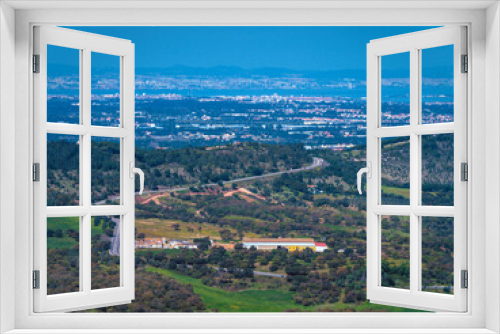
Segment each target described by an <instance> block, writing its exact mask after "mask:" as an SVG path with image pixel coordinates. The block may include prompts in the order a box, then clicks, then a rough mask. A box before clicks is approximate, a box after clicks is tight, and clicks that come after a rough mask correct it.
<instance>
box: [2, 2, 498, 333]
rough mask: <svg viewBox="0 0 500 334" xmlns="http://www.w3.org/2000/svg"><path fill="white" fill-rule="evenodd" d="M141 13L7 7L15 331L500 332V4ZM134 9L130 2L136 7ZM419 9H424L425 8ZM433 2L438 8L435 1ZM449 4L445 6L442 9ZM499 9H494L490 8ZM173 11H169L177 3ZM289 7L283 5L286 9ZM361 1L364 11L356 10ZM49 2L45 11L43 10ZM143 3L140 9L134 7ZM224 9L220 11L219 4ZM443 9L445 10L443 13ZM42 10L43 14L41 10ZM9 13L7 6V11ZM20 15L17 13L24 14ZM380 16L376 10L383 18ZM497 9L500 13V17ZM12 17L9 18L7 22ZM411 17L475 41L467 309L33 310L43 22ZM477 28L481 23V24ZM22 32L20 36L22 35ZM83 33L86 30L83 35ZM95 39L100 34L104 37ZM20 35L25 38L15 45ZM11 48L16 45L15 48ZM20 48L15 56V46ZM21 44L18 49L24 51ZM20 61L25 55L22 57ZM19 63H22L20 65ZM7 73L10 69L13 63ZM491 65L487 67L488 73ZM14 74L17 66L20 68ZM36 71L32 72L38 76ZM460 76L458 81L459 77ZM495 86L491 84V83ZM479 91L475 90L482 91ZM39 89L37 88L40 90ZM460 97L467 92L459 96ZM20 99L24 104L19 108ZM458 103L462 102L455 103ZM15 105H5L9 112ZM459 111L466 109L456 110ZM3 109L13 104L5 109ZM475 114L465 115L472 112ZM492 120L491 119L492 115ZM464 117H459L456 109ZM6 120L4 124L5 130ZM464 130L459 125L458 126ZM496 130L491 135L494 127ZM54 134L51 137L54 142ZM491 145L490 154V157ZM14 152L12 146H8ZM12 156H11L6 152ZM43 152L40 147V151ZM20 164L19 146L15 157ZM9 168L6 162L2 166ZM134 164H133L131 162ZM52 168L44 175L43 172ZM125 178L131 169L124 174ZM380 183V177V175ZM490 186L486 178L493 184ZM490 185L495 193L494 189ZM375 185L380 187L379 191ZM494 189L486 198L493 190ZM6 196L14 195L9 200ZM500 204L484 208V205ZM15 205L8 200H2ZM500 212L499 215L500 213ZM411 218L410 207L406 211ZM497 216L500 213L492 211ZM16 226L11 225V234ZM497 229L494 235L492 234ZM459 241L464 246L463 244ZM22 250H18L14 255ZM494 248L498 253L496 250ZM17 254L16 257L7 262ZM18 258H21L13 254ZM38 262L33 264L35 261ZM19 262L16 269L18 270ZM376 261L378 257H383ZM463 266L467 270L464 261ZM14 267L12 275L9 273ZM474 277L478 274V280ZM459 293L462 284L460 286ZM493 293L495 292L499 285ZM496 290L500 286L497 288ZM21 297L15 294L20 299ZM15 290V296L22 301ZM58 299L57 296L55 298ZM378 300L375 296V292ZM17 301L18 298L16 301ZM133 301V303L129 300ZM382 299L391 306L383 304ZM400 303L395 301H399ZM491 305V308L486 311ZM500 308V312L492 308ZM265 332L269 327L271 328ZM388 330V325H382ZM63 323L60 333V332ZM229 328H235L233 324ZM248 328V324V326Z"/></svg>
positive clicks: (385, 22)
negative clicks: (455, 28) (35, 64)
mask: <svg viewBox="0 0 500 334" xmlns="http://www.w3.org/2000/svg"><path fill="white" fill-rule="evenodd" d="M135 4H136V5H137V8H141V10H137V9H126V8H125V6H122V3H120V4H118V3H117V4H112V5H110V4H107V6H110V7H109V8H112V10H103V9H102V8H101V7H100V5H99V6H98V5H95V6H94V5H92V4H90V3H89V4H86V5H85V6H87V7H86V9H82V8H78V9H76V8H77V7H74V4H70V3H69V2H68V3H64V4H63V3H61V6H59V5H57V8H56V7H54V5H53V4H48V2H43V1H42V2H37V3H36V4H28V3H26V4H25V3H23V4H21V3H19V4H16V2H14V1H11V2H9V3H8V4H4V8H5V7H10V6H12V7H14V8H16V9H15V10H13V9H12V8H10V12H11V14H13V15H12V16H13V17H14V16H15V24H14V22H13V18H12V20H11V23H9V26H10V27H11V29H10V30H9V31H7V30H6V29H3V31H2V36H3V37H5V34H6V33H7V32H8V33H9V34H10V33H11V32H12V43H10V44H12V45H10V44H6V43H7V42H8V40H7V39H6V38H3V39H2V49H3V50H2V52H3V55H5V54H7V55H9V54H11V55H12V61H8V58H7V57H2V59H1V62H2V65H3V66H4V67H5V66H11V67H15V73H16V75H15V76H14V75H13V73H11V75H9V76H7V71H3V72H2V74H3V79H2V80H3V81H8V82H9V83H10V81H12V82H14V79H15V87H16V88H15V89H16V92H15V94H11V97H9V96H8V94H6V92H5V91H6V89H5V86H4V88H3V89H2V94H3V97H2V103H3V102H4V101H12V103H11V105H12V110H15V122H14V120H13V117H12V122H10V123H11V125H12V127H15V128H16V134H15V137H16V141H15V146H13V148H12V150H14V149H15V151H16V154H15V167H16V173H15V182H16V201H15V212H16V217H15V226H12V229H15V232H16V233H15V238H12V240H10V239H9V238H7V234H5V233H4V234H3V235H4V236H3V237H2V243H3V244H2V246H3V247H4V246H7V247H8V253H9V254H8V255H5V254H6V252H3V253H2V254H0V255H2V261H3V263H2V266H3V268H4V269H5V266H7V271H8V272H9V273H10V276H9V279H11V278H12V279H11V280H12V281H13V280H14V279H13V278H14V276H15V281H16V282H15V284H11V285H9V287H8V288H7V290H10V286H14V285H15V292H12V293H10V291H9V293H5V292H6V291H5V290H6V289H5V285H3V286H4V288H3V290H1V292H2V293H3V294H2V299H4V298H6V297H8V299H6V300H5V301H6V302H7V303H12V304H14V301H15V308H12V311H9V312H7V313H6V312H5V311H6V310H7V309H8V308H2V310H1V315H2V316H4V319H5V315H7V317H8V318H12V319H14V318H15V324H14V321H12V322H11V324H7V323H6V322H4V325H6V324H7V325H8V326H7V329H6V330H10V329H16V331H15V332H19V333H21V332H22V333H24V332H30V333H33V332H39V331H40V332H42V331H47V330H50V331H52V332H57V331H61V330H62V331H64V332H73V331H78V330H81V329H86V330H87V331H89V332H93V333H94V332H95V333H101V332H102V333H104V332H109V331H113V330H114V331H116V330H118V331H119V330H124V329H128V330H129V331H133V332H140V331H144V330H148V329H153V328H154V329H157V330H158V329H159V328H164V329H165V330H166V331H169V332H170V331H175V329H180V328H186V329H188V328H190V329H193V330H194V331H204V330H208V331H210V330H211V329H212V330H215V331H217V332H221V331H224V330H225V329H230V330H231V331H232V332H240V331H241V330H239V329H242V328H245V330H247V331H248V330H249V329H252V328H253V329H254V331H256V332H260V331H262V332H268V331H269V330H274V329H283V328H300V329H299V330H301V331H303V332H304V333H306V332H315V331H317V330H318V329H321V330H332V331H334V332H343V331H345V330H350V331H352V330H353V329H352V328H358V330H354V331H356V332H358V331H359V332H380V331H384V332H394V331H396V332H401V333H406V332H414V331H415V330H417V331H418V332H422V333H427V332H448V331H457V332H459V331H460V332H468V333H486V332H488V333H489V332H490V329H491V330H496V329H495V328H496V322H497V320H495V318H496V316H495V315H496V312H495V310H497V304H498V301H497V298H496V296H495V294H494V293H489V292H487V291H488V290H489V289H490V288H492V287H495V286H498V277H497V275H496V271H495V270H496V269H497V268H498V265H497V264H495V263H496V262H498V261H496V260H495V254H498V252H497V251H498V248H497V246H496V245H498V235H497V234H496V233H495V231H497V227H496V225H497V224H496V220H495V219H494V217H495V216H494V215H493V213H494V212H496V211H498V210H496V209H495V208H494V203H495V200H496V199H497V197H498V196H497V195H498V194H497V192H496V190H497V189H498V187H497V183H498V182H497V181H498V180H497V178H495V177H494V175H493V174H494V173H489V174H488V177H489V179H488V180H489V181H488V182H486V180H485V179H486V176H485V175H484V169H485V163H486V162H489V164H488V165H487V166H486V167H487V168H486V171H487V172H488V171H489V172H494V169H495V166H496V165H495V164H493V163H492V161H496V160H495V159H496V158H497V156H498V154H496V153H494V152H497V151H498V150H497V149H498V140H497V138H496V136H493V137H492V134H493V133H495V132H496V130H497V123H498V122H495V120H496V121H498V119H497V118H496V115H497V113H496V112H495V110H497V108H496V105H497V103H496V102H497V101H496V98H497V94H496V93H495V92H496V91H497V90H498V89H497V88H498V80H497V78H498V76H497V72H498V71H497V69H496V67H494V65H493V64H497V63H498V57H497V54H496V53H495V52H492V50H494V49H495V47H497V46H498V41H497V38H496V36H497V35H496V30H495V29H491V30H490V29H486V30H485V29H484V27H485V22H486V27H490V26H492V25H493V26H494V27H495V26H497V24H498V16H495V15H496V14H497V13H498V10H497V9H496V8H493V7H495V6H494V5H492V6H490V7H489V8H488V9H485V6H486V5H484V2H483V3H482V4H480V3H472V2H461V3H459V2H453V3H451V2H450V3H448V2H446V3H445V2H439V5H438V3H437V2H436V4H434V3H433V4H432V5H428V4H424V3H421V4H420V3H418V4H417V3H416V2H415V3H411V4H410V3H405V4H400V5H399V4H398V8H397V9H396V8H393V9H388V7H387V5H386V4H385V3H384V4H382V2H374V3H373V7H374V8H378V9H376V10H374V9H363V8H359V7H358V6H353V5H351V4H347V2H338V4H340V7H339V5H337V3H331V6H332V8H324V5H321V9H318V8H317V7H314V6H317V5H314V4H311V5H309V4H305V3H304V7H305V8H307V10H301V9H300V10H299V9H293V8H290V7H288V5H286V4H283V5H282V6H281V7H283V8H286V10H283V11H281V10H280V9H276V10H274V9H273V10H268V11H267V12H266V10H264V9H262V8H261V7H260V5H251V7H252V8H253V9H252V10H248V9H247V8H232V9H229V8H220V9H215V8H212V9H210V10H204V9H202V8H196V9H193V8H187V7H186V8H177V7H175V8H174V7H169V6H170V5H169V4H166V3H163V4H160V3H158V4H155V6H157V5H158V6H159V7H162V8H156V7H155V9H147V6H150V5H147V4H142V3H138V2H135ZM127 5H128V4H127ZM415 5H416V6H415ZM431 6H432V7H431ZM439 6H441V7H439ZM488 6H489V5H488ZM167 7H168V9H167ZM214 7H215V6H214ZM281 7H280V8H281ZM354 7H356V9H354ZM42 8H43V9H42ZM134 8H135V7H134ZM217 8H219V7H218V6H217ZM439 8H442V9H439ZM40 9H42V10H40ZM0 10H1V8H0ZM14 14H15V15H14ZM374 14H375V15H374ZM493 14H494V15H493ZM5 22H6V20H3V23H4V24H5ZM402 22H404V24H407V25H429V26H441V25H444V26H448V25H455V24H457V23H458V22H460V23H463V24H465V25H467V27H468V29H467V33H468V37H469V38H470V39H469V42H468V47H467V51H469V52H470V53H469V54H470V55H475V57H471V56H469V64H470V65H469V72H472V71H471V69H472V68H473V71H474V72H473V73H471V74H472V75H468V76H467V77H468V78H467V83H468V84H469V87H468V88H469V89H468V91H467V96H464V98H466V99H467V106H468V113H467V115H468V116H467V131H466V132H467V136H468V138H469V142H468V148H469V151H468V158H469V159H468V162H469V165H470V166H471V165H472V166H473V168H472V167H470V169H469V182H468V184H467V188H468V194H469V197H468V199H469V201H468V203H467V214H468V219H469V221H468V224H467V231H468V240H467V241H468V245H467V250H468V251H469V252H468V261H467V262H468V269H470V274H469V277H470V278H471V279H470V281H469V289H468V290H464V291H467V294H468V298H467V312H453V313H448V312H438V313H401V314H393V313H379V314H371V313H370V314H369V313H362V312H360V313H352V314H343V313H328V314H318V313H315V314H313V313H310V314H305V313H304V314H297V313H286V314H273V315H270V314H265V315H257V314H222V313H219V314H210V316H207V314H189V315H187V314H161V315H160V314H119V313H115V314H92V313H66V314H62V313H57V311H56V312H53V313H47V312H42V313H39V312H33V310H34V307H33V306H34V305H33V296H34V294H36V293H38V291H33V290H32V280H31V277H32V270H33V269H38V268H39V267H38V268H37V266H38V262H36V263H33V255H34V254H35V253H36V252H37V250H39V249H40V247H38V248H37V249H34V248H33V247H34V245H35V246H37V244H36V243H33V242H26V238H29V240H30V241H32V240H31V236H32V235H34V234H33V232H34V229H35V224H34V222H33V220H35V221H36V222H39V219H34V214H35V213H34V212H33V197H34V195H35V194H34V190H35V191H38V188H37V187H38V186H39V184H37V182H33V183H32V182H31V168H32V162H37V161H34V160H33V156H34V152H33V151H34V145H33V142H35V141H36V140H33V137H32V133H33V132H32V130H33V128H36V126H37V124H38V123H37V124H33V115H34V114H36V112H35V111H37V110H38V109H37V107H36V106H34V100H33V94H32V87H33V85H32V83H33V81H34V80H37V78H36V76H38V75H39V74H31V72H32V68H31V66H29V64H30V63H31V62H32V56H33V53H37V52H35V51H34V50H33V47H32V42H33V41H34V35H33V34H32V32H33V29H32V27H33V25H39V24H42V25H48V26H54V25H63V26H71V25H75V26H81V25H94V26H121V25H123V26H133V25H201V26H211V25H217V26H219V25H235V24H237V25H256V26H260V25H263V26H265V25H290V24H293V25H299V26H300V25H359V24H360V23H361V24H363V25H373V26H391V25H401V24H402ZM471 27H472V28H473V29H471ZM14 34H15V36H14ZM79 36H81V35H79ZM94 36H95V35H94ZM14 40H15V43H14ZM6 45H7V48H6V47H5V46H6ZM10 46H12V52H10V51H9V47H10ZM14 46H15V51H16V52H15V53H14V52H13V51H14ZM14 57H15V58H14ZM14 59H15V63H14ZM3 69H5V68H3ZM484 69H486V71H483V70H484ZM12 72H13V71H12ZM28 72H29V73H28ZM455 80H457V78H456V77H455ZM486 82H489V84H488V87H487V86H486ZM472 88H473V89H472ZM35 93H36V89H35ZM455 99H457V97H456V96H455ZM14 101H15V106H14ZM455 103H457V101H455ZM3 109H5V108H3ZM456 110H457V109H456ZM2 112H3V110H2ZM464 117H465V116H464ZM486 118H488V119H486ZM455 119H457V113H455ZM5 124H6V123H4V126H5ZM455 126H456V124H455ZM485 130H486V131H488V133H486V131H485ZM44 140H47V139H46V138H44ZM10 145H11V143H8V144H5V143H4V144H3V145H2V156H4V155H7V153H8V149H9V146H10ZM485 145H486V148H487V151H488V152H489V153H488V155H486V153H485V149H484V148H485ZM6 149H7V150H6ZM4 153H5V154H4ZM35 154H36V153H35ZM7 156H10V157H11V158H12V160H14V153H13V151H12V152H11V154H9V155H7ZM485 159H486V162H485ZM2 165H3V166H4V164H2ZM123 166H126V164H123ZM42 172H43V171H42ZM122 174H124V173H123V171H122ZM370 180H371V179H370ZM370 180H368V181H370ZM485 182H486V183H485ZM485 186H486V190H485ZM369 191H370V190H369ZM486 193H489V196H488V197H486V196H485V194H486ZM4 199H5V197H4ZM485 202H486V204H487V205H488V204H493V205H490V206H488V208H486V209H485V208H484V203H485ZM2 205H4V206H3V207H4V208H5V201H4V200H2ZM495 210H496V211H495ZM402 214H403V213H402ZM492 216H493V217H492ZM9 225H14V224H11V222H10V221H4V222H3V227H2V231H3V232H5V226H9ZM9 229H10V226H9V228H8V229H7V230H9ZM492 232H493V233H492ZM455 245H456V243H455ZM11 250H14V251H15V252H14V253H11ZM492 254H493V256H491V255H492ZM6 256H7V258H6ZM9 257H12V260H10V259H9ZM27 260H28V261H27ZM14 262H15V266H14ZM374 263H376V262H374ZM454 269H455V272H456V273H458V270H457V268H456V267H454ZM7 271H5V270H4V271H3V272H4V274H5V275H6V274H7ZM472 276H473V277H472ZM455 287H456V289H458V286H456V284H455ZM490 292H491V291H490ZM493 292H494V291H493ZM10 296H12V298H10ZM14 296H15V298H14ZM50 297H51V296H49V298H50ZM370 297H371V298H372V299H371V301H375V300H374V299H373V296H369V298H370ZM14 299H15V300H14ZM126 300H129V299H126ZM378 301H379V302H383V303H389V302H385V301H383V300H378ZM392 302H393V303H396V302H395V301H392ZM486 309H488V312H486ZM492 312H495V313H492ZM139 327H140V328H141V330H137V331H134V330H131V328H139ZM262 328H266V329H265V330H262ZM381 328H383V329H381ZM58 329H59V330H58ZM226 331H227V330H226ZM243 331H244V330H243Z"/></svg>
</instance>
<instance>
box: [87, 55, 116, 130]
mask: <svg viewBox="0 0 500 334" xmlns="http://www.w3.org/2000/svg"><path fill="white" fill-rule="evenodd" d="M91 80H92V125H100V126H113V127H116V126H120V108H121V105H120V57H118V56H113V55H108V54H104V53H98V52H92V79H91Z"/></svg>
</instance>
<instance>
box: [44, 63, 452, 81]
mask: <svg viewBox="0 0 500 334" xmlns="http://www.w3.org/2000/svg"><path fill="white" fill-rule="evenodd" d="M93 70H94V73H96V72H95V71H96V69H93ZM105 73H118V68H116V69H112V68H99V69H97V74H99V75H103V74H105ZM450 73H452V71H451V67H435V68H429V69H427V70H425V74H424V75H425V77H426V78H450V77H451V75H450ZM68 74H73V75H75V74H78V69H77V68H76V67H72V66H66V65H60V64H49V76H66V75H68ZM136 75H150V76H192V77H199V76H207V77H231V78H245V77H255V76H258V77H270V78H276V77H288V78H290V77H300V78H311V79H316V80H319V81H324V80H339V79H354V80H358V81H359V80H365V79H366V70H364V69H352V70H348V69H347V70H346V69H342V70H328V71H311V70H293V69H287V68H274V67H263V68H255V69H244V68H241V67H237V66H215V67H191V66H183V65H176V66H170V67H165V68H148V67H137V68H136ZM384 77H385V78H405V77H408V71H405V70H386V71H384Z"/></svg>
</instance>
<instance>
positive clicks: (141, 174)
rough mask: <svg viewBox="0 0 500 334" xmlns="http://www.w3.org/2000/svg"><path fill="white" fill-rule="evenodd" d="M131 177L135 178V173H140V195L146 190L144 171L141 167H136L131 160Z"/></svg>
mask: <svg viewBox="0 0 500 334" xmlns="http://www.w3.org/2000/svg"><path fill="white" fill-rule="evenodd" d="M129 166H130V178H131V179H133V178H135V174H139V184H140V190H139V195H142V192H143V191H144V172H143V171H142V169H140V168H136V167H134V162H133V161H130V164H129Z"/></svg>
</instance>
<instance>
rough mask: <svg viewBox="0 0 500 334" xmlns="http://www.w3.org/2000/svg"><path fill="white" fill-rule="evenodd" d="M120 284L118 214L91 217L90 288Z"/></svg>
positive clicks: (117, 285) (102, 287)
mask: <svg viewBox="0 0 500 334" xmlns="http://www.w3.org/2000/svg"><path fill="white" fill-rule="evenodd" d="M119 286H120V216H96V217H92V290H96V289H104V288H115V287H119Z"/></svg>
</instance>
